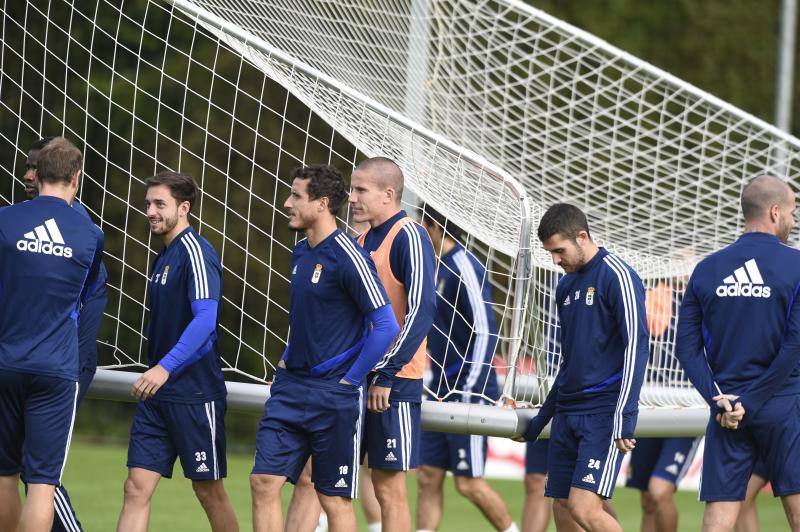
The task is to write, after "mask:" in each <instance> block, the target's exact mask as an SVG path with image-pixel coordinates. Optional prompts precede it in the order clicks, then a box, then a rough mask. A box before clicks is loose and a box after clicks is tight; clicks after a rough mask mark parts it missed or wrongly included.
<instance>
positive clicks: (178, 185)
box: [144, 170, 197, 212]
mask: <svg viewBox="0 0 800 532" xmlns="http://www.w3.org/2000/svg"><path fill="white" fill-rule="evenodd" d="M144 185H145V187H147V188H148V189H149V188H150V187H155V186H158V185H164V186H166V187H167V188H169V192H170V194H171V195H172V197H173V198H175V201H177V202H178V205H180V204H181V203H183V202H184V201H188V202H189V211H190V212H191V210H192V206H193V205H194V200H195V199H196V198H197V183H195V182H194V178H193V177H192V176H190V175H189V174H184V173H181V172H172V171H169V170H168V171H164V172H159V173H157V174H156V175H154V176H153V177H149V178H147V179H146V180H145V182H144Z"/></svg>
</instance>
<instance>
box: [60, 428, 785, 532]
mask: <svg viewBox="0 0 800 532" xmlns="http://www.w3.org/2000/svg"><path fill="white" fill-rule="evenodd" d="M125 456H126V449H125V447H123V446H119V445H107V444H103V445H99V444H91V443H85V442H74V443H73V445H72V449H71V451H70V457H69V463H68V466H67V470H66V473H65V477H64V483H65V485H66V486H67V487H68V489H69V493H70V495H71V496H72V500H73V501H74V502H75V506H76V508H77V510H78V512H79V518H80V519H81V521H82V523H83V525H84V528H85V530H87V531H88V532H94V531H108V530H113V529H114V527H115V525H116V520H117V516H118V515H119V510H120V508H121V507H122V483H123V480H124V479H125V476H126V474H127V470H126V469H125ZM251 464H252V454H231V455H229V456H228V479H227V480H226V481H225V484H226V487H227V490H228V493H229V494H230V496H231V499H232V500H233V504H234V507H235V508H236V513H237V515H238V516H239V523H240V525H241V529H242V530H250V529H252V524H251V517H250V488H249V484H248V474H249V472H250V467H251ZM175 472H176V474H177V475H176V477H175V478H173V479H172V480H162V482H161V484H160V485H159V487H158V490H157V492H156V496H155V498H154V503H153V514H152V519H151V526H150V529H151V530H153V531H155V532H158V531H162V530H167V531H169V532H184V531H187V532H190V531H191V532H194V531H199V530H208V522H207V521H206V518H205V514H204V513H203V510H202V509H201V507H200V504H199V503H198V502H197V501H196V500H195V498H194V494H193V492H192V488H191V485H190V483H189V482H188V481H187V480H185V479H184V478H182V473H181V470H180V466H179V465H178V464H176V470H175ZM411 480H412V482H411V483H410V484H411V486H410V488H411V494H412V495H411V499H412V505H413V504H414V502H415V501H416V495H415V494H416V490H415V489H414V482H413V476H412V477H411ZM491 484H492V485H493V486H494V488H495V489H496V490H498V492H500V494H501V495H502V496H503V498H504V499H505V501H506V503H507V504H508V506H509V509H510V511H511V512H512V516H513V517H514V519H515V520H517V521H518V522H519V519H520V516H521V515H522V503H523V488H522V482H515V481H508V480H492V481H491ZM446 486H447V488H446V492H445V513H444V520H443V522H442V526H441V528H440V530H441V531H443V532H447V531H453V532H455V531H473V530H474V531H483V530H491V527H489V526H488V523H487V522H486V521H485V520H484V519H483V517H482V516H481V515H480V513H478V511H477V510H476V509H475V508H474V507H472V506H471V505H470V504H469V503H468V502H467V501H466V500H465V499H463V498H461V497H460V496H459V495H458V494H457V493H456V492H455V490H454V489H453V486H452V482H450V481H449V480H448V481H447V483H446ZM290 492H291V488H290V487H287V488H286V489H284V502H286V501H287V500H288V497H289V494H290ZM677 502H678V508H679V511H680V516H681V517H680V518H681V526H680V529H681V530H682V531H687V532H689V531H696V530H699V529H700V522H701V516H702V511H703V507H702V505H701V504H700V503H699V502H697V500H696V495H695V494H694V493H689V492H679V493H678V494H677ZM614 504H615V506H616V508H617V512H618V513H619V517H620V520H621V522H622V527H623V529H624V530H638V524H639V518H640V513H639V505H638V492H635V491H633V490H630V489H625V488H618V489H617V490H616V492H615V493H614ZM759 512H760V517H761V527H762V530H785V529H786V521H785V518H784V516H783V510H782V509H781V505H780V502H779V501H778V500H777V499H773V498H772V497H771V496H768V495H762V496H761V497H759ZM359 519H360V521H361V523H362V526H363V520H362V519H361V516H360V515H359ZM364 528H365V527H364ZM551 530H555V528H554V527H552V526H551Z"/></svg>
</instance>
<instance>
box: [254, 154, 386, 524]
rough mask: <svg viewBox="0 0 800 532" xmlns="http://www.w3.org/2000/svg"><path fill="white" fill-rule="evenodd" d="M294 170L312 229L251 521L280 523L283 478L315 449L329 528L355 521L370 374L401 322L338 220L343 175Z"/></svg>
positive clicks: (315, 477)
mask: <svg viewBox="0 0 800 532" xmlns="http://www.w3.org/2000/svg"><path fill="white" fill-rule="evenodd" d="M291 178H292V189H291V193H290V195H289V198H288V199H287V200H286V202H285V203H284V207H285V208H286V210H287V214H288V218H289V228H290V229H292V230H295V231H302V232H304V233H305V238H304V239H302V240H300V241H299V242H298V243H297V245H296V246H295V248H294V251H293V253H292V274H291V279H292V288H291V298H290V305H289V325H290V329H289V331H290V332H289V342H288V344H287V346H286V351H285V352H284V354H283V356H282V357H281V360H280V362H279V363H278V368H277V372H276V375H275V379H274V381H273V383H272V388H271V396H270V398H269V399H268V400H267V402H266V405H265V412H264V417H263V418H262V420H261V422H260V424H259V428H258V435H257V439H256V456H255V464H254V466H253V471H252V475H251V476H250V486H251V490H252V494H253V527H254V530H256V532H261V531H280V530H283V523H282V516H281V513H282V512H281V500H280V491H281V488H282V487H283V485H284V484H285V483H286V480H287V479H288V480H290V481H291V482H292V483H296V482H297V479H298V477H299V475H300V473H301V471H302V470H303V468H304V466H305V464H306V461H307V460H308V457H309V455H310V456H311V462H312V473H311V475H312V477H311V479H312V481H313V483H314V488H315V489H316V490H317V494H318V497H319V500H320V502H321V504H322V508H323V509H324V510H325V513H326V514H327V516H328V525H329V529H330V530H331V531H332V532H344V531H350V530H355V529H356V520H355V512H354V511H353V505H352V499H354V498H355V497H356V495H357V493H358V470H359V462H360V456H359V455H360V444H361V437H362V434H361V426H362V415H363V403H364V395H363V387H364V384H365V378H366V376H367V374H368V373H369V372H370V370H372V368H373V367H374V366H375V364H376V363H377V362H378V361H379V360H380V359H381V358H382V357H383V356H384V354H385V353H386V351H387V350H388V348H389V346H390V345H391V343H392V341H393V340H394V339H395V337H396V336H397V333H398V332H399V330H400V329H399V326H398V325H397V320H396V319H395V317H394V313H393V311H392V307H391V305H390V304H389V299H388V298H387V296H386V292H385V290H384V288H383V286H382V285H381V282H380V279H379V278H378V275H377V273H376V271H375V264H374V263H373V261H372V259H371V258H370V257H369V254H368V253H367V252H366V251H364V250H363V249H362V248H361V247H360V246H359V245H358V244H357V243H356V242H355V241H354V240H353V239H352V238H351V237H349V236H347V235H346V234H345V233H344V232H342V231H341V230H340V229H338V228H337V227H336V213H337V212H338V211H339V208H340V207H341V206H342V203H343V202H344V201H345V199H346V198H347V192H346V190H345V186H344V179H343V178H342V175H341V174H340V173H339V171H338V170H336V169H335V168H334V167H332V166H329V165H310V166H304V167H300V168H296V169H295V170H294V171H293V172H292V174H291Z"/></svg>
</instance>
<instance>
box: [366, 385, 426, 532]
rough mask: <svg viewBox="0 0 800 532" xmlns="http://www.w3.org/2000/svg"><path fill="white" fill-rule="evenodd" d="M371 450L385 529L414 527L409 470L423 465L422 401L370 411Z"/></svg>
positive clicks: (373, 476) (368, 425)
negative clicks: (421, 444)
mask: <svg viewBox="0 0 800 532" xmlns="http://www.w3.org/2000/svg"><path fill="white" fill-rule="evenodd" d="M366 429H367V447H368V449H367V453H368V454H369V456H370V457H371V458H372V462H371V464H370V468H371V470H372V484H373V486H374V488H375V497H376V498H377V499H378V504H380V507H381V529H382V530H383V531H384V532H395V531H398V530H410V529H411V512H410V510H409V507H408V494H407V493H406V471H408V470H409V469H414V468H416V467H417V466H418V465H419V434H420V431H421V423H420V404H419V403H411V402H408V401H390V408H389V409H388V410H387V411H385V412H382V413H380V414H377V413H374V412H367V415H366Z"/></svg>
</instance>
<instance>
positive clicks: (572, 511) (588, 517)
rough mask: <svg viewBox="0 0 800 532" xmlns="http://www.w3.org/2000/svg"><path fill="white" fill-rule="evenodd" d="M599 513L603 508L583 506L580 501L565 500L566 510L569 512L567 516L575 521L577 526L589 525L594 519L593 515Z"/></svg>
mask: <svg viewBox="0 0 800 532" xmlns="http://www.w3.org/2000/svg"><path fill="white" fill-rule="evenodd" d="M598 508H599V511H600V512H602V511H603V507H602V506H599V507H595V506H594V505H592V506H588V505H586V504H583V503H582V501H578V500H573V499H567V510H568V511H569V515H571V516H572V518H573V519H574V520H575V521H577V522H578V523H579V524H581V525H584V524H585V523H590V522H592V520H593V519H594V517H595V515H594V514H595V513H596V512H598Z"/></svg>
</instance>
